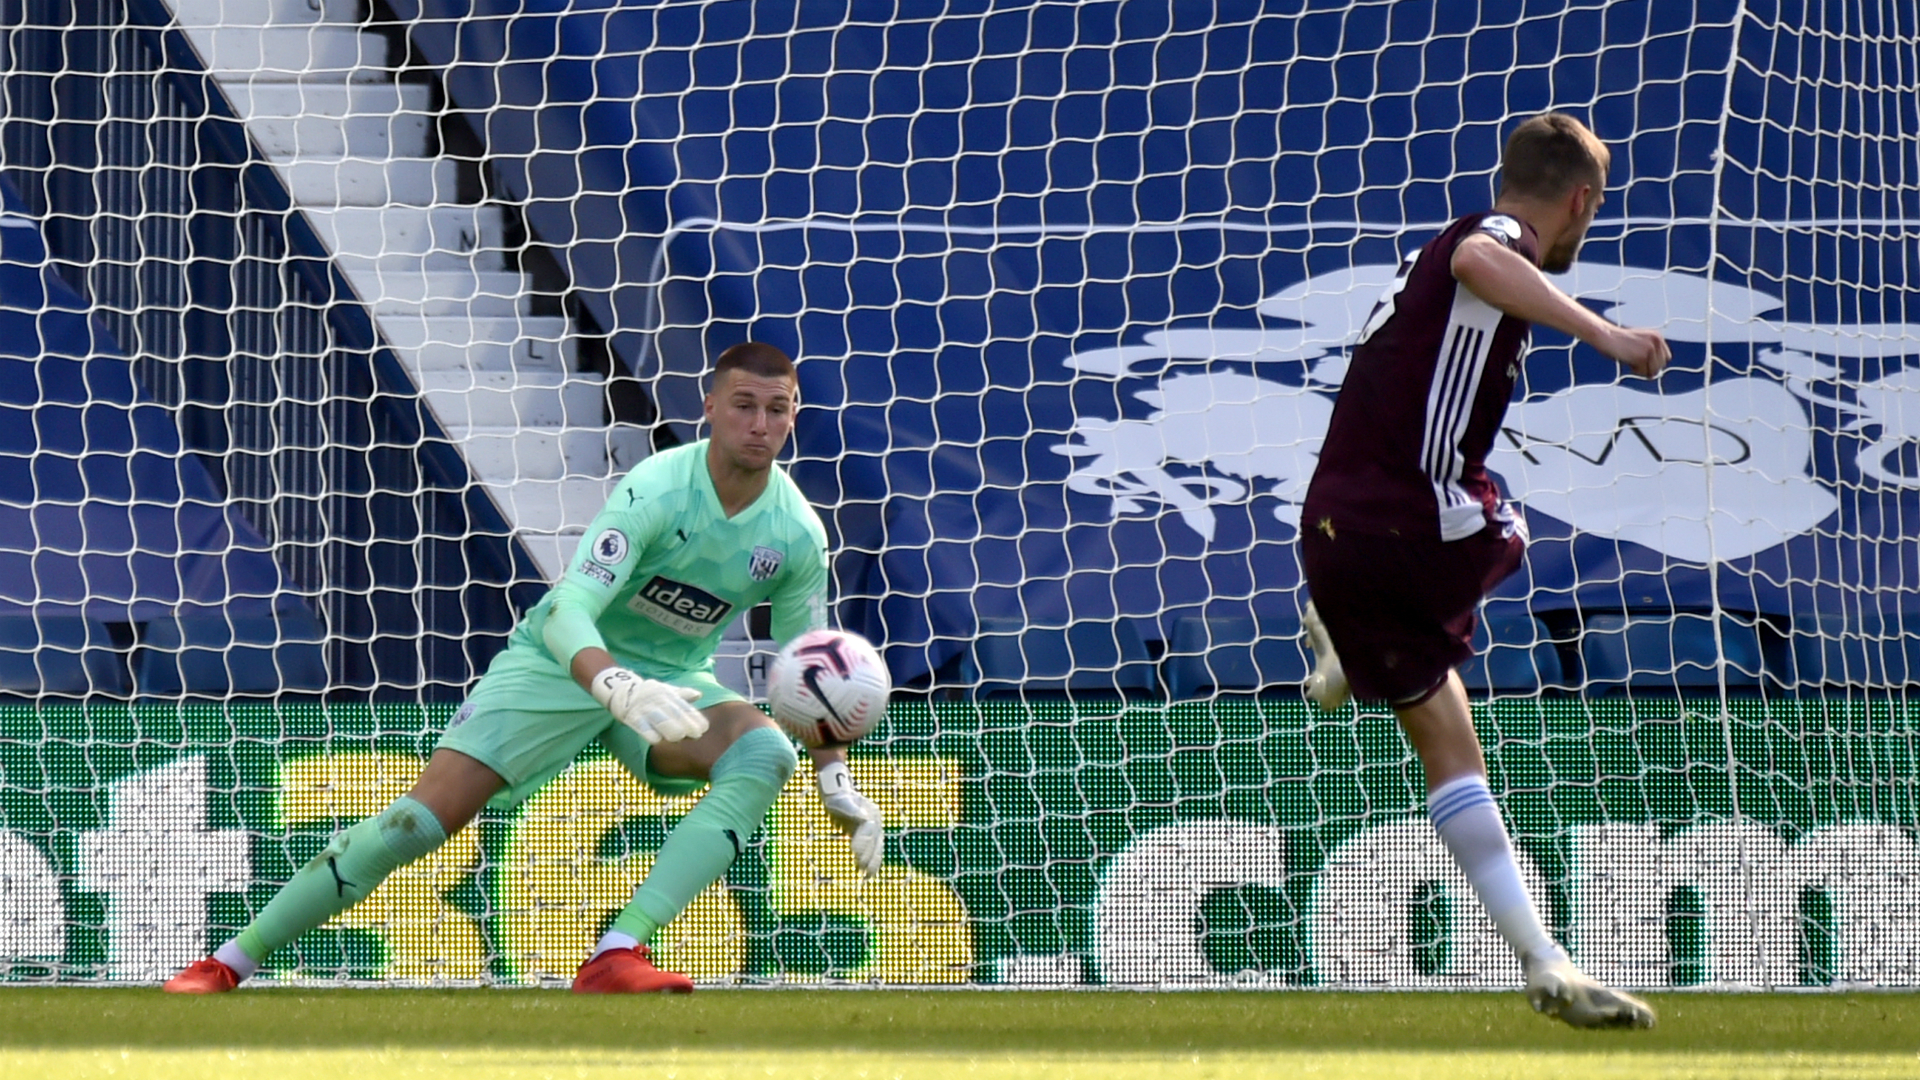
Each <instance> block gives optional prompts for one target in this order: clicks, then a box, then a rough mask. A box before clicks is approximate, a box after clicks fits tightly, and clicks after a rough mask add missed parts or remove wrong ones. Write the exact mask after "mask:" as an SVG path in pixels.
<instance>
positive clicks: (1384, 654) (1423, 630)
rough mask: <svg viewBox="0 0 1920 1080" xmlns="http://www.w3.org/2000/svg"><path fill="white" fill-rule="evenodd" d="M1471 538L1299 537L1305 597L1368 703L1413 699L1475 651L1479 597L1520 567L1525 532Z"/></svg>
mask: <svg viewBox="0 0 1920 1080" xmlns="http://www.w3.org/2000/svg"><path fill="white" fill-rule="evenodd" d="M1501 531H1502V530H1501V528H1500V526H1498V525H1489V526H1487V527H1486V528H1484V529H1482V530H1480V531H1479V532H1477V533H1475V534H1474V535H1472V536H1469V537H1467V538H1466V539H1465V540H1455V541H1453V542H1451V543H1448V542H1444V541H1442V540H1440V539H1439V538H1438V537H1433V538H1430V539H1411V538H1408V537H1405V536H1376V535H1371V534H1368V533H1358V532H1345V531H1338V528H1337V523H1336V531H1335V533H1334V535H1332V536H1328V535H1327V534H1326V533H1325V532H1322V531H1321V530H1319V529H1308V530H1306V531H1304V532H1302V533H1301V534H1300V565H1301V568H1302V569H1303V570H1305V571H1306V577H1307V592H1308V595H1310V596H1311V597H1312V598H1313V603H1314V608H1315V609H1316V610H1318V611H1319V612H1320V618H1321V620H1322V621H1323V622H1325V623H1326V624H1327V634H1328V636H1330V637H1332V638H1333V647H1334V650H1335V651H1337V652H1338V653H1339V654H1340V663H1341V665H1342V666H1343V667H1344V668H1345V670H1346V673H1347V682H1348V683H1350V684H1351V685H1352V686H1353V696H1354V697H1356V698H1360V699H1362V700H1372V701H1378V700H1385V701H1389V702H1394V703H1396V704H1399V703H1413V702H1417V701H1421V700H1424V699H1425V698H1426V697H1427V696H1429V695H1431V694H1432V693H1433V691H1434V690H1435V689H1436V688H1438V687H1439V686H1440V684H1441V683H1442V682H1444V681H1446V678H1447V673H1448V672H1449V671H1452V670H1453V669H1454V668H1456V667H1458V666H1459V665H1460V664H1461V663H1463V662H1465V661H1466V660H1467V659H1468V658H1469V657H1471V656H1472V655H1473V629H1474V624H1475V621H1476V619H1477V617H1478V612H1479V609H1480V601H1481V600H1482V599H1484V598H1485V597H1486V595H1487V594H1488V593H1490V592H1492V591H1493V589H1494V587H1495V586H1497V585H1499V584H1500V582H1502V581H1504V580H1505V579H1506V577H1507V575H1509V574H1511V573H1513V572H1514V571H1515V570H1516V569H1518V568H1519V566H1520V559H1521V556H1522V555H1523V554H1525V552H1526V547H1527V544H1526V540H1525V539H1524V537H1522V536H1521V535H1518V534H1516V535H1509V536H1502V535H1501Z"/></svg>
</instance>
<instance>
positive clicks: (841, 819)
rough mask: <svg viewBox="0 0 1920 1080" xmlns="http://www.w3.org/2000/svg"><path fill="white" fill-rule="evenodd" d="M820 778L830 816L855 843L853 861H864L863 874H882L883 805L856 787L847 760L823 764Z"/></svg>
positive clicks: (823, 800) (821, 797)
mask: <svg viewBox="0 0 1920 1080" xmlns="http://www.w3.org/2000/svg"><path fill="white" fill-rule="evenodd" d="M819 780H820V802H821V804H822V805H824V806H825V807H826V808H827V817H829V818H832V819H833V823H834V825H835V826H836V827H837V828H839V830H840V831H841V832H843V833H846V834H847V840H848V842H850V843H851V844H852V845H853V861H854V862H856V863H859V864H860V872H861V873H862V874H863V875H865V876H867V877H872V876H874V875H875V874H878V873H879V872H880V862H881V857H882V855H883V853H884V849H885V847H886V838H887V837H886V830H885V828H884V826H882V825H881V824H880V808H879V807H878V806H875V805H874V804H873V800H872V799H869V798H867V797H866V796H865V795H862V794H860V792H859V791H858V790H857V789H856V788H854V786H853V774H851V773H849V772H847V766H846V763H845V762H843V761H830V762H828V763H827V764H825V765H822V766H820V777H819Z"/></svg>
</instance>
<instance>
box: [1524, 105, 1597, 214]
mask: <svg viewBox="0 0 1920 1080" xmlns="http://www.w3.org/2000/svg"><path fill="white" fill-rule="evenodd" d="M1612 160H1613V156H1612V155H1611V154H1610V153H1608V151H1607V148H1606V145H1605V144H1603V143H1602V142H1601V141H1600V139H1599V138H1598V137H1597V136H1595V135H1594V133H1593V132H1591V131H1589V130H1587V126H1586V125H1585V124H1582V123H1581V122H1580V121H1578V120H1575V119H1574V118H1573V117H1571V116H1568V115H1567V114H1565V113H1557V112H1550V113H1541V114H1540V115H1539V116H1534V117H1530V118H1528V119H1527V120H1525V121H1524V122H1522V123H1521V124H1520V126H1519V127H1517V128H1514V129H1513V133H1512V134H1510V135H1508V136H1507V148H1506V150H1505V152H1503V153H1502V154H1501V155H1500V194H1502V195H1518V196H1520V197H1522V198H1530V199H1552V198H1557V197H1559V196H1561V195H1564V194H1566V193H1567V192H1569V191H1572V190H1573V189H1574V188H1575V187H1578V186H1579V185H1581V184H1592V185H1593V186H1594V187H1604V186H1605V185H1606V182H1607V166H1608V165H1609V164H1610V163H1611V162H1612Z"/></svg>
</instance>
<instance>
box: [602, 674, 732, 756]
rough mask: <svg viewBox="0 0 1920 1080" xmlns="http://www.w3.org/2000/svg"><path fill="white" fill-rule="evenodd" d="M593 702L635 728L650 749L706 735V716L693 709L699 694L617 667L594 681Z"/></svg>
mask: <svg viewBox="0 0 1920 1080" xmlns="http://www.w3.org/2000/svg"><path fill="white" fill-rule="evenodd" d="M588 689H589V691H590V692H591V693H592V694H593V700H595V701H597V702H599V703H600V704H601V705H603V706H605V707H606V710H607V711H608V712H610V713H612V714H613V718H614V719H615V720H618V721H620V722H621V723H623V724H625V725H627V726H628V727H630V728H632V729H633V730H634V731H635V732H637V733H638V734H639V736H640V737H641V738H643V739H645V740H647V745H648V746H659V745H660V744H661V743H663V742H679V741H681V740H683V739H697V738H699V737H700V736H702V735H705V734H706V733H707V717H706V714H705V713H703V712H701V711H700V710H699V709H696V708H694V707H693V703H694V702H696V701H698V700H700V691H698V690H692V689H687V688H684V687H679V686H669V685H668V684H666V683H663V682H660V681H659V680H657V679H643V678H641V677H640V676H639V675H636V674H634V673H633V672H631V671H628V670H627V669H626V668H623V667H620V666H619V665H615V666H613V667H610V668H607V669H606V670H604V671H602V672H601V673H600V674H598V675H595V676H594V677H593V682H592V684H591V685H590V686H589V687H588Z"/></svg>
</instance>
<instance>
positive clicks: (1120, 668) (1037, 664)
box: [961, 619, 1160, 697]
mask: <svg viewBox="0 0 1920 1080" xmlns="http://www.w3.org/2000/svg"><path fill="white" fill-rule="evenodd" d="M969 661H970V662H967V663H963V664H962V665H961V679H962V681H964V682H966V683H968V684H970V685H972V686H973V687H974V693H975V694H976V695H978V696H981V697H987V696H992V695H1014V694H1020V693H1025V692H1065V691H1090V692H1099V691H1105V692H1107V693H1120V694H1124V693H1128V692H1136V693H1154V692H1158V691H1159V689H1160V680H1159V677H1158V675H1157V673H1156V672H1155V671H1154V666H1153V661H1152V657H1151V655H1150V654H1149V653H1148V652H1147V646H1146V642H1145V641H1143V640H1142V639H1141V637H1140V631H1139V630H1138V629H1137V628H1136V627H1135V626H1134V624H1133V623H1131V622H1129V621H1128V620H1126V619H1116V620H1113V621H1111V622H1109V621H1099V622H1094V621H1087V622H1077V623H1073V624H1071V625H1069V626H1065V627H1058V626H1027V625H1024V624H1022V623H1020V622H1019V621H1018V620H1014V619H982V620H981V621H980V628H979V633H978V635H977V636H976V637H975V638H974V643H973V649H972V651H971V652H970V653H969Z"/></svg>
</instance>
